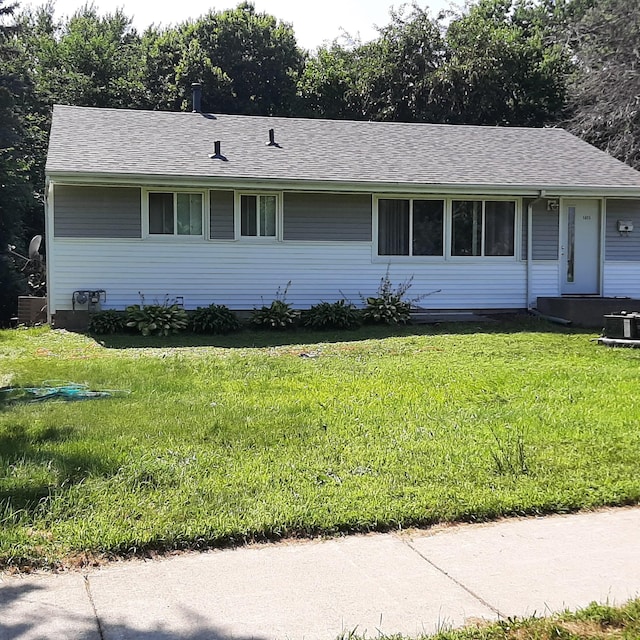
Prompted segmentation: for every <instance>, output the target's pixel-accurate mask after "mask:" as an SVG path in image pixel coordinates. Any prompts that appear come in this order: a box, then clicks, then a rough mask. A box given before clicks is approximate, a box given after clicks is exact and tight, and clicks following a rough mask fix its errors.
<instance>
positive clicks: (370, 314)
mask: <svg viewBox="0 0 640 640" xmlns="http://www.w3.org/2000/svg"><path fill="white" fill-rule="evenodd" d="M410 312H411V305H410V304H409V303H408V302H403V301H402V299H401V298H399V297H398V296H394V295H389V296H379V297H371V298H367V306H366V308H365V310H364V311H363V314H362V315H363V317H364V319H365V320H366V321H367V322H374V323H381V324H406V323H407V322H409V321H410V320H411V313H410Z"/></svg>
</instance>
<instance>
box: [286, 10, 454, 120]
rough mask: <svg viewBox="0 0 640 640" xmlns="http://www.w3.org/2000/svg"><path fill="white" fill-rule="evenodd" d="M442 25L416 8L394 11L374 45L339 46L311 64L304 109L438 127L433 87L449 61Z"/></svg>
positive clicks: (321, 53) (303, 81)
mask: <svg viewBox="0 0 640 640" xmlns="http://www.w3.org/2000/svg"><path fill="white" fill-rule="evenodd" d="M444 55H445V53H444V41H443V38H442V28H441V26H440V23H439V20H438V19H432V18H431V17H430V16H429V14H428V13H427V12H426V11H424V10H422V9H420V7H419V6H418V5H416V4H413V5H411V6H410V7H406V6H405V7H403V8H402V9H401V10H399V11H391V22H390V23H389V25H387V26H385V27H383V28H381V29H379V35H378V37H377V38H376V39H374V40H373V41H372V42H369V43H366V44H362V43H360V42H351V43H350V46H344V45H341V44H339V43H338V42H337V41H334V42H333V43H332V44H331V45H330V46H328V47H321V48H320V49H318V51H317V52H316V54H315V55H314V56H313V57H311V58H310V60H309V61H308V63H307V65H306V68H305V71H304V73H303V76H302V78H301V81H300V84H299V94H300V96H301V99H302V102H303V105H304V108H306V110H307V111H308V112H309V113H310V114H313V115H316V116H318V115H321V116H323V117H338V118H354V119H371V120H397V121H404V122H416V121H437V120H438V119H439V118H440V117H441V116H440V113H439V112H440V106H439V105H438V104H437V102H436V101H435V100H434V96H433V83H434V78H435V74H436V71H437V70H438V68H439V66H440V65H441V64H442V61H443V59H444Z"/></svg>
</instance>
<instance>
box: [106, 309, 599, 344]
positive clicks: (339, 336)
mask: <svg viewBox="0 0 640 640" xmlns="http://www.w3.org/2000/svg"><path fill="white" fill-rule="evenodd" d="M523 332H527V333H529V332H537V333H561V334H563V333H565V334H576V333H578V334H580V333H583V334H592V333H593V330H589V329H580V328H567V327H563V326H560V325H557V324H552V323H550V322H547V321H546V320H542V319H539V318H532V317H530V316H526V315H524V314H522V315H509V317H508V318H502V319H501V318H500V317H499V316H498V315H496V316H491V317H488V318H487V320H486V321H482V322H443V323H435V324H410V325H394V326H388V325H371V326H363V327H360V328H358V329H353V330H345V331H311V330H308V329H300V328H299V329H289V330H285V331H256V330H251V329H245V330H243V331H240V332H238V333H233V334H229V335H196V334H190V333H183V334H176V335H172V336H147V337H145V336H139V335H130V334H117V335H109V336H97V337H96V340H97V341H98V342H99V343H100V344H102V345H103V346H104V347H106V348H107V349H135V348H172V347H222V348H228V349H246V348H261V347H279V346H287V345H296V344H315V343H328V342H360V341H363V340H376V339H384V338H393V337H405V336H424V335H442V334H456V335H473V334H478V335H482V334H500V333H508V334H515V333H523Z"/></svg>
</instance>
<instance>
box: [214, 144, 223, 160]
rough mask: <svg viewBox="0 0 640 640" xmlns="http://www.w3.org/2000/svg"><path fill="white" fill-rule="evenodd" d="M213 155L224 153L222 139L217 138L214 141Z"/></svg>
mask: <svg viewBox="0 0 640 640" xmlns="http://www.w3.org/2000/svg"><path fill="white" fill-rule="evenodd" d="M213 155H214V156H221V155H222V153H221V152H220V140H215V141H214V143H213Z"/></svg>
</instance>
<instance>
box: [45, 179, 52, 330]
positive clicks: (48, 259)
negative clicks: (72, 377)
mask: <svg viewBox="0 0 640 640" xmlns="http://www.w3.org/2000/svg"><path fill="white" fill-rule="evenodd" d="M52 191H53V183H51V182H50V180H49V178H48V177H47V178H45V180H44V243H45V245H44V246H45V260H46V262H45V278H46V282H47V324H48V325H49V326H51V318H52V310H51V302H52V300H53V298H52V296H51V286H52V281H51V262H52V259H53V251H52V249H51V236H52V234H53V224H52V223H51V221H50V220H49V207H50V199H51V198H50V196H51V192H52Z"/></svg>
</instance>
